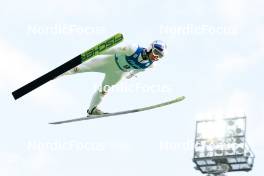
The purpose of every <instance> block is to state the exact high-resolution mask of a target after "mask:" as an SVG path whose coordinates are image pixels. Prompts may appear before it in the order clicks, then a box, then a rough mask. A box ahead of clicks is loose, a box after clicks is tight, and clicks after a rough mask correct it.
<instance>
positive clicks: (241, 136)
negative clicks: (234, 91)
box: [193, 117, 255, 176]
mask: <svg viewBox="0 0 264 176" xmlns="http://www.w3.org/2000/svg"><path fill="white" fill-rule="evenodd" d="M254 158H255V156H254V154H253V152H252V151H251V149H250V147H249V145H248V144H247V142H246V117H234V118H226V119H221V120H200V121H197V122H196V131H195V142H194V155H193V162H194V163H195V165H196V166H195V169H197V170H199V171H201V172H202V173H203V174H207V175H214V176H217V175H218V176H220V175H224V173H226V172H233V171H250V170H251V169H252V167H253V164H254Z"/></svg>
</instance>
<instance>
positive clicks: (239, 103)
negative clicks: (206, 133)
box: [195, 90, 251, 120]
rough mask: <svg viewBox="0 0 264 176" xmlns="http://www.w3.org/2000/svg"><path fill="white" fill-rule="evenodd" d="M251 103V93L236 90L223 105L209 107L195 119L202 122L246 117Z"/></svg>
mask: <svg viewBox="0 0 264 176" xmlns="http://www.w3.org/2000/svg"><path fill="white" fill-rule="evenodd" d="M250 103H251V98H250V94H249V93H247V92H244V91H240V90H236V91H234V92H233V93H232V94H231V95H230V96H229V97H228V98H226V101H223V103H222V104H219V105H216V106H212V107H209V108H208V109H207V110H206V111H204V112H199V113H198V114H197V115H196V116H195V117H196V119H197V120H202V119H222V118H228V117H236V116H244V115H246V114H247V113H248V112H249V110H250Z"/></svg>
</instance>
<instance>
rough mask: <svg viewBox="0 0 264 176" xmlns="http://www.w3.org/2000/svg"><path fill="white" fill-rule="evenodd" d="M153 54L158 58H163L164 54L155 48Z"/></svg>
mask: <svg viewBox="0 0 264 176" xmlns="http://www.w3.org/2000/svg"><path fill="white" fill-rule="evenodd" d="M152 54H153V55H154V56H158V57H159V58H162V57H163V53H161V52H160V51H159V50H158V49H156V48H153V49H152Z"/></svg>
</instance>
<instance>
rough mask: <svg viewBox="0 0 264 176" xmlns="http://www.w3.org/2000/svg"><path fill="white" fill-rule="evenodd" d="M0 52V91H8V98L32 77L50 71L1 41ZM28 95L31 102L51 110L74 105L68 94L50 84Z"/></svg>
mask: <svg viewBox="0 0 264 176" xmlns="http://www.w3.org/2000/svg"><path fill="white" fill-rule="evenodd" d="M0 51H1V52H0V59H1V64H0V80H1V82H0V90H1V92H2V90H6V89H7V90H8V91H10V96H11V92H12V91H14V90H15V89H17V88H19V87H20V86H23V85H24V84H26V83H28V82H30V81H32V80H34V79H36V77H35V76H34V75H36V74H41V73H45V72H47V71H49V69H50V68H45V65H44V64H43V63H39V61H38V62H36V61H35V60H33V59H31V58H30V57H28V56H27V55H26V54H24V53H23V52H21V51H19V50H18V49H16V48H14V47H12V46H11V45H9V44H8V43H7V42H5V41H4V40H1V39H0ZM39 76H40V75H39ZM30 94H31V98H33V102H35V103H39V104H41V105H45V106H46V107H48V108H51V109H53V110H56V109H58V108H57V106H58V105H60V106H61V107H63V105H65V104H68V102H70V103H69V104H70V105H73V104H74V103H76V100H75V98H74V96H73V95H71V93H70V92H67V90H65V89H63V88H62V87H58V86H56V85H55V84H54V83H52V82H51V83H49V84H48V85H45V86H43V87H40V88H38V89H36V90H34V91H32V92H30Z"/></svg>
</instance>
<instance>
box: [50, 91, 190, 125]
mask: <svg viewBox="0 0 264 176" xmlns="http://www.w3.org/2000/svg"><path fill="white" fill-rule="evenodd" d="M184 99H185V97H184V96H181V97H177V98H176V99H173V100H171V101H167V102H163V103H160V104H156V105H152V106H147V107H143V108H138V109H132V110H127V111H120V112H114V113H106V114H102V115H88V116H86V117H81V118H76V119H70V120H64V121H57V122H51V123H49V124H53V125H58V124H63V123H70V122H77V121H83V120H91V119H97V118H102V117H110V116H117V115H122V114H130V113H135V112H141V111H146V110H150V109H155V108H159V107H163V106H167V105H170V104H173V103H176V102H180V101H182V100H184Z"/></svg>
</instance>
